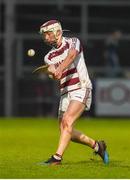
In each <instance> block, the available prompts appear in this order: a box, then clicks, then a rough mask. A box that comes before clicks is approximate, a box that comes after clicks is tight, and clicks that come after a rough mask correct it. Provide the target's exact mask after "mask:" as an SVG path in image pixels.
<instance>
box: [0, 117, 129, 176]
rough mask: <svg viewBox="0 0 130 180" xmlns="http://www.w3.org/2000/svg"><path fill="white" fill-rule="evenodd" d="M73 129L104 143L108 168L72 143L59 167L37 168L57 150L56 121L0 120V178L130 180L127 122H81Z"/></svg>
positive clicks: (83, 120)
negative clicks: (112, 179) (107, 155)
mask: <svg viewBox="0 0 130 180" xmlns="http://www.w3.org/2000/svg"><path fill="white" fill-rule="evenodd" d="M76 128H77V129H79V130H82V131H83V132H84V133H86V134H88V135H89V136H91V137H93V138H95V139H105V140H106V142H107V144H108V151H109V154H110V163H109V165H104V164H103V163H102V161H101V160H100V158H99V157H94V156H93V155H92V154H93V153H92V152H93V151H92V150H91V149H90V148H88V147H87V146H83V145H79V144H75V143H70V145H69V148H68V149H67V151H66V152H65V154H64V160H63V164H62V165H61V166H51V167H48V166H44V165H40V164H39V162H41V161H44V160H46V159H47V158H48V157H49V156H50V155H51V154H53V153H54V152H55V150H56V148H57V143H58V137H59V132H58V122H57V121H56V120H55V119H52V120H51V119H49V118H48V119H46V120H45V119H38V118H23V119H20V118H17V119H16V118H14V119H2V118H1V119H0V178H16V179H19V178H22V179H24V178H28V179H29V178H36V179H39V178H42V179H44V178H53V179H55V178H75V179H77V178H80V179H81V178H118V179H119V178H130V140H129V139H130V119H129V120H128V119H127V120H125V119H119V120H117V119H116V120H114V119H110V120H108V119H88V120H86V119H81V120H79V121H78V122H77V124H76ZM91 158H94V160H91Z"/></svg>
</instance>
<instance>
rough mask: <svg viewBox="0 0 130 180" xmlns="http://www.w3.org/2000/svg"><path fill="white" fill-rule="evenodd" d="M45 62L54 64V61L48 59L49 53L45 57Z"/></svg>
mask: <svg viewBox="0 0 130 180" xmlns="http://www.w3.org/2000/svg"><path fill="white" fill-rule="evenodd" d="M44 63H45V64H46V65H50V64H53V63H52V62H51V61H50V60H49V59H48V54H47V55H46V56H45V57H44Z"/></svg>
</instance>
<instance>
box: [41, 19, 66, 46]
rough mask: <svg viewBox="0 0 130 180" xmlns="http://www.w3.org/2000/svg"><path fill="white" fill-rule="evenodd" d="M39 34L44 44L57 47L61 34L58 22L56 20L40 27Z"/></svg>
mask: <svg viewBox="0 0 130 180" xmlns="http://www.w3.org/2000/svg"><path fill="white" fill-rule="evenodd" d="M40 34H41V35H42V37H43V39H44V42H45V43H47V44H49V45H51V46H55V47H57V45H58V43H59V41H60V40H61V38H62V34H63V31H62V27H61V24H60V22H59V21H57V20H50V21H47V22H45V23H44V24H42V25H41V27H40Z"/></svg>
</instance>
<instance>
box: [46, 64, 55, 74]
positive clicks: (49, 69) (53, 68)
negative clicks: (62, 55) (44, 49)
mask: <svg viewBox="0 0 130 180" xmlns="http://www.w3.org/2000/svg"><path fill="white" fill-rule="evenodd" d="M47 71H48V74H52V75H54V74H55V71H56V68H55V65H54V64H51V65H49V67H48V69H47Z"/></svg>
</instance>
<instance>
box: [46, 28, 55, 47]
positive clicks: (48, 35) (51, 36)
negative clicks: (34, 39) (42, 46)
mask: <svg viewBox="0 0 130 180" xmlns="http://www.w3.org/2000/svg"><path fill="white" fill-rule="evenodd" d="M43 39H44V42H45V43H47V44H49V45H52V46H53V45H54V44H56V38H55V35H54V33H53V32H51V31H48V32H44V33H43Z"/></svg>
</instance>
